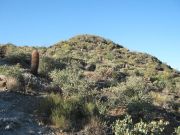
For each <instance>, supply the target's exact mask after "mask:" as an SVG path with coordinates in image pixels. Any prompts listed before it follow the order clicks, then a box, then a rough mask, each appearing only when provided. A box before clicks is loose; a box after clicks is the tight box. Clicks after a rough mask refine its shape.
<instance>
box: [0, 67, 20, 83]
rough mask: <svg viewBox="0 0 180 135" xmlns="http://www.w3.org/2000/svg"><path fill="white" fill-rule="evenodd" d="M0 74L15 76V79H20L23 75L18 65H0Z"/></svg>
mask: <svg viewBox="0 0 180 135" xmlns="http://www.w3.org/2000/svg"><path fill="white" fill-rule="evenodd" d="M0 74H1V75H5V76H10V77H15V78H16V79H17V80H19V81H22V80H23V76H22V72H21V71H20V67H19V65H16V66H6V65H5V66H0Z"/></svg>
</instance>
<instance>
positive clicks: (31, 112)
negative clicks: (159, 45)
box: [0, 35, 180, 135]
mask: <svg viewBox="0 0 180 135" xmlns="http://www.w3.org/2000/svg"><path fill="white" fill-rule="evenodd" d="M35 49H37V50H38V52H39V56H40V57H39V61H40V63H39V68H38V74H37V75H33V74H31V71H30V67H31V52H32V51H33V50H35ZM179 96H180V72H179V71H177V70H174V69H173V68H171V67H170V66H168V65H166V64H164V63H162V62H161V61H160V60H158V59H157V58H156V57H154V56H151V55H149V54H144V53H139V52H132V51H130V50H128V49H126V48H124V47H123V46H122V45H119V44H116V43H114V42H112V41H110V40H107V39H104V38H102V37H99V36H94V35H79V36H75V37H73V38H71V39H69V40H67V41H62V42H59V43H56V44H55V45H53V46H50V47H47V48H46V47H38V48H35V47H27V46H26V47H18V46H15V45H13V44H6V45H1V46H0V97H1V98H0V104H1V105H0V129H1V131H0V133H2V134H12V133H13V134H28V133H31V132H32V134H89V135H93V134H97V135H101V134H108V135H110V134H114V133H115V135H121V134H127V133H129V134H135V135H139V134H167V135H170V134H178V133H180V127H179V125H180V109H179V107H180V98H179ZM25 97H27V98H25ZM33 99H34V100H33ZM21 101H22V102H21ZM5 104H7V105H5ZM24 104H27V105H28V106H31V107H30V108H29V109H28V107H27V106H25V105H24ZM8 105H9V108H8ZM13 105H14V106H13ZM3 110H5V111H3ZM27 110H28V111H27ZM9 111H11V112H12V114H10V113H9ZM13 112H14V113H13ZM15 112H17V113H15ZM17 114H20V115H23V118H21V119H20V118H19V116H17ZM14 118H16V119H15V120H14ZM18 118H19V119H18ZM17 119H18V120H17ZM28 120H29V121H28ZM127 125H128V126H127Z"/></svg>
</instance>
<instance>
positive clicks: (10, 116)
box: [0, 92, 53, 135]
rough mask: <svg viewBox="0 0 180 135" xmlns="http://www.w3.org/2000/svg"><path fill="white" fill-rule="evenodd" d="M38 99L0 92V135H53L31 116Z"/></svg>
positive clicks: (36, 97)
mask: <svg viewBox="0 0 180 135" xmlns="http://www.w3.org/2000/svg"><path fill="white" fill-rule="evenodd" d="M39 99H40V97H38V96H29V95H22V94H19V93H12V92H0V135H53V133H52V132H51V130H50V128H48V127H46V126H43V125H41V124H39V123H38V121H37V119H36V117H35V116H34V115H33V112H34V111H35V108H36V107H37V105H38V101H39Z"/></svg>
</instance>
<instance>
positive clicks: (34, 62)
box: [31, 50, 39, 75]
mask: <svg viewBox="0 0 180 135" xmlns="http://www.w3.org/2000/svg"><path fill="white" fill-rule="evenodd" d="M38 67H39V52H38V50H34V51H33V52H32V54H31V73H32V74H34V75H37V73H38Z"/></svg>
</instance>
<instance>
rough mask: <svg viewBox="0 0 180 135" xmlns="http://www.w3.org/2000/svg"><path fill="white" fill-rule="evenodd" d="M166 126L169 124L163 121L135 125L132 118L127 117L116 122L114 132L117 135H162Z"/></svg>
mask: <svg viewBox="0 0 180 135" xmlns="http://www.w3.org/2000/svg"><path fill="white" fill-rule="evenodd" d="M166 125H168V122H167V121H163V120H159V121H151V122H149V123H147V122H143V121H142V120H141V121H140V122H138V123H133V120H132V118H131V116H130V115H126V116H125V118H124V119H123V120H117V121H116V122H115V124H114V132H115V135H161V134H162V132H163V130H164V128H165V126H166Z"/></svg>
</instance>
